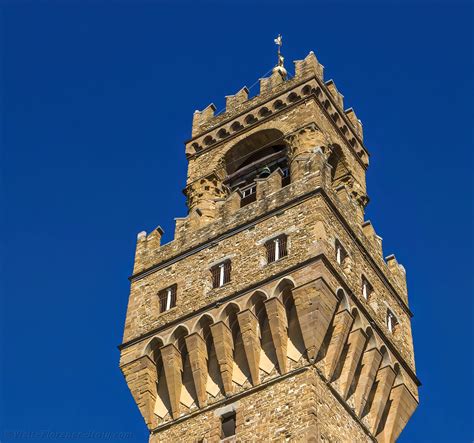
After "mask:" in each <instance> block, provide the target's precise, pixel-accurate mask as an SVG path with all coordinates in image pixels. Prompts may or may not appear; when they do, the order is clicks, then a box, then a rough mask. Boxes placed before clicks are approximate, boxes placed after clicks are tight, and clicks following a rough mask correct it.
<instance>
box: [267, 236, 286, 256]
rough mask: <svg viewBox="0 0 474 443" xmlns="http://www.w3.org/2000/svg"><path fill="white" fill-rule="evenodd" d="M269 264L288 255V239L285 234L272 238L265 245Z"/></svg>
mask: <svg viewBox="0 0 474 443" xmlns="http://www.w3.org/2000/svg"><path fill="white" fill-rule="evenodd" d="M265 248H266V250H267V262H268V263H272V262H274V261H277V260H280V258H282V257H286V256H287V255H288V248H287V237H286V235H285V234H282V235H279V236H278V237H276V238H272V239H271V240H268V241H267V242H266V243H265Z"/></svg>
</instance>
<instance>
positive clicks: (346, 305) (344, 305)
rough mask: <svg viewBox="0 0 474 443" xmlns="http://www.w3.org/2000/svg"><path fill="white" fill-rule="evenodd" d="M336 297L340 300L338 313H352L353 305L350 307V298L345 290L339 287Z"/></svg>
mask: <svg viewBox="0 0 474 443" xmlns="http://www.w3.org/2000/svg"><path fill="white" fill-rule="evenodd" d="M336 297H337V298H338V300H339V309H338V311H344V310H346V311H349V312H350V311H351V305H350V302H349V297H348V296H347V294H346V291H344V289H342V288H341V287H339V288H338V289H337V290H336Z"/></svg>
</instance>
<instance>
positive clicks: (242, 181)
mask: <svg viewBox="0 0 474 443" xmlns="http://www.w3.org/2000/svg"><path fill="white" fill-rule="evenodd" d="M225 168H226V174H227V178H226V179H225V181H224V184H225V185H226V186H228V187H229V188H230V190H231V191H234V190H236V189H238V190H240V192H241V194H242V200H243V202H242V203H243V204H242V206H244V203H245V204H248V203H251V202H252V201H255V197H256V183H255V179H256V178H265V177H268V176H269V175H270V174H271V173H272V172H273V171H275V170H276V169H278V168H279V169H281V171H282V172H283V180H282V185H283V186H285V185H286V184H288V183H289V180H290V177H289V168H288V159H287V146H286V145H285V144H284V143H283V133H282V132H281V131H278V130H276V129H266V130H263V131H259V132H257V133H255V134H252V135H251V136H249V137H247V138H246V139H244V140H242V141H240V142H239V143H237V144H236V145H235V146H233V147H232V148H231V149H230V150H229V151H228V152H227V153H226V155H225Z"/></svg>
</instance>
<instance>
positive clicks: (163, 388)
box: [145, 337, 171, 419]
mask: <svg viewBox="0 0 474 443" xmlns="http://www.w3.org/2000/svg"><path fill="white" fill-rule="evenodd" d="M162 346H163V340H161V338H158V337H155V338H153V339H152V340H151V341H150V343H148V345H147V347H146V348H145V354H147V355H148V356H149V357H150V358H151V359H152V360H153V361H154V362H155V367H156V380H157V383H156V388H157V396H156V402H155V405H154V413H155V414H156V415H157V416H158V417H160V418H161V419H164V418H165V417H166V416H168V415H171V402H170V398H169V395H168V387H167V385H166V376H165V371H164V368H163V359H162V358H161V351H160V348H161V347H162Z"/></svg>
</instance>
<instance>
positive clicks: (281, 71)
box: [273, 34, 288, 80]
mask: <svg viewBox="0 0 474 443" xmlns="http://www.w3.org/2000/svg"><path fill="white" fill-rule="evenodd" d="M273 41H274V42H275V44H276V45H277V46H278V63H277V65H276V66H275V67H274V68H273V72H278V73H279V74H280V75H281V76H282V78H283V80H285V79H286V76H287V74H288V73H287V72H286V69H285V66H284V62H285V57H283V56H282V55H281V46H282V45H283V39H282V36H281V34H278V37H277V38H276V39H274V40H273Z"/></svg>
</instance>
